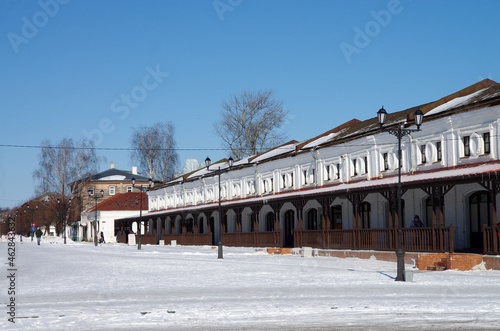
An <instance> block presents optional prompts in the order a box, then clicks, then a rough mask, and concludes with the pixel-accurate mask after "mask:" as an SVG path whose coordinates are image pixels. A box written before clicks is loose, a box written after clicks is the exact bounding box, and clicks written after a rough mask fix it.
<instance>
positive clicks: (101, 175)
mask: <svg viewBox="0 0 500 331" xmlns="http://www.w3.org/2000/svg"><path fill="white" fill-rule="evenodd" d="M111 176H125V177H124V178H122V179H109V180H110V181H114V182H116V181H123V182H130V181H131V180H132V177H134V178H135V180H136V181H138V182H147V181H148V180H149V178H146V177H144V176H141V175H137V174H135V175H134V174H133V173H132V172H131V171H126V170H120V169H116V168H111V169H107V170H104V171H103V172H99V173H97V174H94V175H92V176H90V177H89V178H88V180H89V181H98V180H106V179H105V178H106V177H111Z"/></svg>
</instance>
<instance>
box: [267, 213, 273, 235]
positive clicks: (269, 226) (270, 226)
mask: <svg viewBox="0 0 500 331" xmlns="http://www.w3.org/2000/svg"><path fill="white" fill-rule="evenodd" d="M266 231H274V212H269V213H267V214H266Z"/></svg>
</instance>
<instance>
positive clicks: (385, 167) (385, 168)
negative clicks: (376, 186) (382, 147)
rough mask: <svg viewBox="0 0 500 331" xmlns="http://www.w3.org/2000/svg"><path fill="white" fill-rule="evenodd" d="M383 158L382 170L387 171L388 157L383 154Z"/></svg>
mask: <svg viewBox="0 0 500 331" xmlns="http://www.w3.org/2000/svg"><path fill="white" fill-rule="evenodd" d="M383 158H384V170H388V169H389V162H388V160H387V159H388V158H389V155H388V154H387V153H384V154H383Z"/></svg>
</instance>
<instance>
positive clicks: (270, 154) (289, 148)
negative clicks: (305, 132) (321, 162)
mask: <svg viewBox="0 0 500 331" xmlns="http://www.w3.org/2000/svg"><path fill="white" fill-rule="evenodd" d="M295 146H296V145H295V144H287V145H283V146H280V147H276V148H274V149H272V150H270V151H269V152H265V153H263V154H261V155H259V156H257V157H256V158H254V159H253V160H252V163H258V162H262V161H264V160H266V159H270V158H272V157H274V156H277V155H281V154H285V153H289V152H292V151H295Z"/></svg>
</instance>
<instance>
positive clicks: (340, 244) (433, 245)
mask: <svg viewBox="0 0 500 331" xmlns="http://www.w3.org/2000/svg"><path fill="white" fill-rule="evenodd" d="M402 235H403V237H402V242H403V249H404V250H406V251H432V252H453V225H450V226H449V227H447V228H405V229H402ZM397 245H398V241H397V229H357V230H329V231H323V230H312V231H311V230H304V231H301V230H295V231H294V246H295V247H303V246H306V247H314V248H326V249H373V250H395V249H396V248H397Z"/></svg>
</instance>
